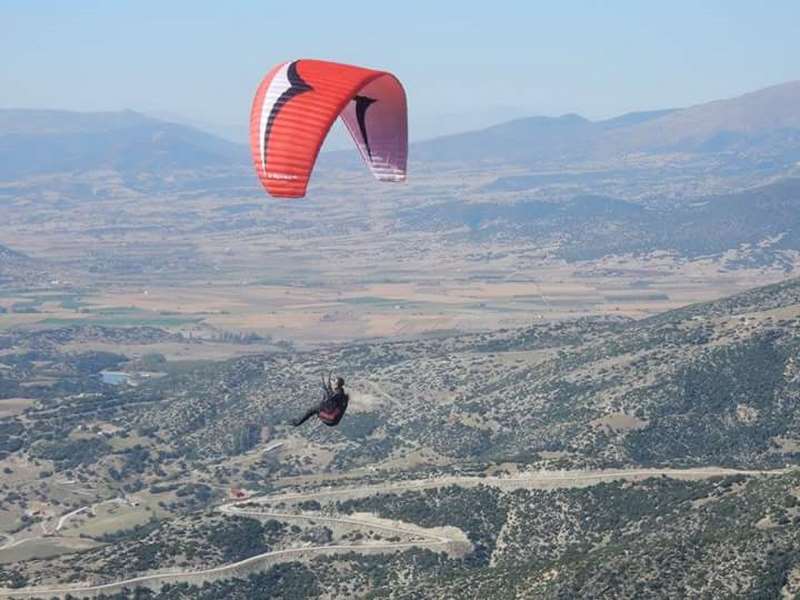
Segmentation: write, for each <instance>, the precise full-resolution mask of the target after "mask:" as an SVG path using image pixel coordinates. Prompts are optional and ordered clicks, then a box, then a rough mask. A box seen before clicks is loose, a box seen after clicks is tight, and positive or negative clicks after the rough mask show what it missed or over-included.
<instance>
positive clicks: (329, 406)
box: [317, 373, 350, 427]
mask: <svg viewBox="0 0 800 600" xmlns="http://www.w3.org/2000/svg"><path fill="white" fill-rule="evenodd" d="M322 394H323V395H322V402H321V403H320V405H319V412H318V413H317V416H318V417H319V420H320V421H322V422H323V423H324V424H325V425H328V426H329V427H333V426H335V425H338V424H339V421H341V420H342V417H343V416H344V412H345V411H346V410H347V404H348V402H349V401H350V397H349V396H348V395H347V393H345V391H344V389H337V390H334V389H333V384H332V383H331V373H328V378H327V380H326V379H325V376H324V375H323V376H322Z"/></svg>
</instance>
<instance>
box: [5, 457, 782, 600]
mask: <svg viewBox="0 0 800 600" xmlns="http://www.w3.org/2000/svg"><path fill="white" fill-rule="evenodd" d="M788 471H790V469H779V470H772V471H761V470H736V469H723V468H715V467H708V468H696V469H630V470H614V471H596V472H591V471H557V472H553V471H550V472H544V471H543V472H531V473H527V474H525V475H520V476H515V477H496V476H494V477H475V476H453V477H441V478H431V479H418V480H411V481H402V482H397V483H387V484H375V485H368V486H362V487H351V488H340V489H332V490H325V489H323V490H315V491H313V492H296V493H277V494H271V495H268V496H261V497H257V498H249V499H248V500H245V501H242V502H233V503H228V504H223V505H221V506H219V507H218V508H217V510H218V511H219V512H221V513H222V514H226V515H243V516H253V517H260V518H274V519H280V520H311V521H314V522H329V523H333V524H342V525H348V526H358V527H366V528H369V529H373V530H375V529H380V530H384V531H388V532H392V533H394V534H400V535H402V536H411V537H412V538H415V539H412V540H411V541H397V542H383V541H380V542H364V543H358V544H336V545H321V546H308V547H302V548H290V549H284V550H274V551H271V552H266V553H263V554H259V555H256V556H252V557H250V558H246V559H244V560H241V561H238V562H235V563H230V564H226V565H220V566H218V567H212V568H209V569H203V570H199V571H182V570H177V569H173V570H164V571H161V572H156V573H149V574H146V575H141V576H138V577H133V578H130V579H125V580H122V581H117V582H112V583H106V584H100V585H92V584H91V583H88V582H87V583H85V584H79V585H68V586H61V585H53V586H39V587H35V588H21V589H17V590H8V589H6V590H0V598H4V599H9V600H11V599H18V600H22V599H28V600H30V599H33V598H48V599H49V598H53V597H58V598H64V597H65V596H66V595H68V594H71V595H73V596H77V597H80V598H86V597H89V598H91V597H96V596H99V595H100V594H113V593H117V592H120V591H122V590H123V589H126V588H127V589H133V588H137V587H147V588H150V589H153V590H157V589H159V588H160V587H161V586H162V585H164V584H166V583H178V582H187V583H189V584H192V585H202V584H203V583H205V582H211V581H216V580H220V579H227V578H230V577H236V576H239V577H242V576H247V575H248V574H250V573H255V572H259V571H263V570H264V569H266V568H267V567H269V566H270V565H272V564H275V563H277V562H285V561H287V560H297V559H299V558H310V557H311V556H314V555H320V554H335V553H338V552H346V551H357V552H361V553H383V552H395V551H398V550H402V549H405V548H411V547H436V546H441V547H443V548H444V549H445V550H447V551H450V552H455V553H459V554H463V553H464V552H466V551H468V550H469V548H470V547H471V546H470V544H469V541H468V540H467V538H466V536H465V535H464V534H463V532H461V531H460V530H458V529H456V528H453V527H447V528H437V529H434V530H431V529H424V528H422V527H417V526H415V525H411V524H407V523H398V522H393V521H389V520H387V519H381V518H379V517H376V516H374V515H369V514H355V515H348V516H346V517H337V516H326V515H321V514H320V513H297V512H281V511H276V510H275V509H274V508H272V507H271V506H270V507H264V508H259V506H258V505H259V504H262V505H263V504H266V503H270V504H275V503H280V502H297V501H302V500H304V499H315V500H318V501H319V500H322V499H325V498H332V497H355V496H369V495H373V494H378V493H392V492H396V491H401V490H411V489H430V488H437V487H444V486H449V485H460V486H464V487H469V486H476V485H489V486H493V487H499V488H502V489H519V488H545V489H546V488H560V487H578V486H587V485H594V484H596V483H599V482H602V481H613V480H627V481H631V480H640V479H645V478H648V477H659V476H666V477H670V478H674V479H690V480H691V479H707V478H710V477H719V476H726V475H745V476H757V475H778V474H783V473H786V472H788ZM68 516H69V515H64V517H68Z"/></svg>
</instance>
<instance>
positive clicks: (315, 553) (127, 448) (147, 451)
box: [0, 279, 800, 600]
mask: <svg viewBox="0 0 800 600" xmlns="http://www.w3.org/2000/svg"><path fill="white" fill-rule="evenodd" d="M76 340H81V341H82V346H81V347H82V348H83V350H82V351H75V350H74V349H73V350H71V351H64V348H67V347H70V346H69V344H70V343H72V344H74V342H75V341H76ZM169 341H179V342H181V343H182V344H184V345H186V344H202V343H203V342H202V341H201V340H190V339H186V338H181V337H176V336H173V335H170V334H167V333H166V332H163V331H161V330H158V329H155V328H143V327H142V328H114V327H91V328H85V327H84V328H80V327H78V328H61V329H46V328H40V329H39V330H38V331H25V330H19V331H11V332H7V333H5V334H4V335H3V336H1V337H0V347H2V348H3V351H2V353H1V354H0V409H4V410H5V412H4V413H0V432H1V433H2V434H3V437H2V438H1V439H2V446H0V465H2V466H3V468H4V469H7V470H6V471H5V473H6V475H7V476H8V477H9V480H8V482H7V483H3V484H0V517H2V518H3V519H4V521H0V525H2V524H3V523H5V525H2V526H3V527H4V529H2V530H1V531H4V532H5V536H6V537H10V541H5V542H2V540H0V542H2V545H0V582H2V581H4V582H5V585H14V586H17V587H19V586H26V585H50V586H51V587H50V588H47V589H49V590H51V591H52V590H53V589H63V588H53V587H52V585H53V584H55V583H57V582H58V583H60V584H66V583H70V582H75V581H83V580H84V579H86V578H87V577H88V578H89V579H91V580H92V581H95V582H109V581H117V580H119V579H122V578H131V577H136V576H141V575H142V574H145V573H150V572H152V571H153V570H157V569H163V568H169V569H173V570H175V569H186V570H187V572H188V573H189V574H191V572H193V571H198V570H200V569H203V568H206V569H217V571H218V572H219V575H218V576H215V577H214V578H211V579H204V580H203V581H207V582H209V585H208V587H206V588H204V589H203V591H202V592H200V591H198V589H196V588H192V587H191V585H189V584H190V583H191V582H196V581H198V580H197V579H192V577H191V576H190V575H187V576H186V577H185V578H183V579H181V578H179V580H181V581H184V583H182V584H181V585H179V586H174V587H170V588H164V590H162V592H161V595H158V596H156V597H158V598H163V599H164V600H166V599H168V598H169V599H175V598H202V597H208V598H212V597H219V596H224V595H227V596H229V597H236V596H235V595H234V596H231V594H233V593H234V592H233V590H236V589H238V590H245V591H244V592H242V593H243V594H245V596H246V595H247V592H246V590H250V589H252V588H254V587H263V586H264V585H275V586H278V587H276V588H275V589H288V588H285V587H282V586H284V585H287V582H289V581H295V582H296V581H306V583H308V581H307V578H306V577H305V576H304V575H303V574H304V573H307V572H308V571H307V569H311V570H313V572H314V573H316V574H317V579H315V581H317V583H315V584H310V583H309V584H308V585H307V586H306V585H303V586H302V587H298V586H297V585H290V586H289V587H290V588H292V589H294V590H295V592H294V593H295V595H296V596H299V597H326V598H335V597H336V595H337V594H340V595H342V594H344V595H348V596H355V597H364V598H382V597H387V595H388V597H392V596H391V594H393V593H394V591H392V590H402V591H403V592H404V593H411V592H415V591H416V592H415V593H417V595H418V596H419V597H423V598H445V597H451V596H452V595H465V596H466V597H487V596H492V597H503V596H502V595H498V594H500V593H501V591H502V590H505V591H506V593H508V594H509V596H508V597H509V598H510V597H514V596H513V594H517V595H522V596H525V595H528V594H536V595H537V596H541V597H546V598H569V597H597V598H636V597H641V596H642V595H643V594H647V595H650V596H654V597H661V596H663V597H675V596H685V595H689V594H692V593H695V592H697V593H702V594H705V595H706V596H707V597H709V598H723V597H730V596H731V595H733V596H734V597H750V596H751V595H752V594H754V593H755V592H756V591H759V590H761V591H763V590H769V591H770V593H777V592H778V591H780V590H784V591H786V592H787V593H788V592H790V591H793V592H792V593H797V591H798V575H800V572H798V567H800V555H798V552H800V549H799V548H798V547H797V540H796V536H794V535H793V532H794V530H795V529H796V526H797V522H798V519H799V518H800V509H799V508H798V507H800V496H798V493H797V490H798V489H800V488H798V479H797V477H798V475H797V473H796V471H795V472H793V471H791V470H785V469H786V468H790V469H791V467H793V466H796V465H798V463H799V462H800V437H798V434H797V432H798V431H799V430H800V403H799V402H798V398H800V366H798V364H797V360H796V357H797V356H798V353H800V280H798V279H793V280H787V281H785V282H783V283H780V284H776V285H773V286H769V287H765V288H759V289H754V290H751V291H749V292H746V293H743V294H739V295H737V296H734V297H730V298H724V299H722V300H719V301H715V302H710V303H704V304H699V305H694V306H689V307H686V308H683V309H680V310H676V311H672V312H670V313H665V314H663V315H660V316H658V317H653V318H650V319H645V320H640V321H634V320H629V319H622V318H617V319H614V318H605V319H578V320H573V321H563V322H555V323H542V324H537V325H534V326H530V327H526V328H517V329H504V330H498V331H494V332H487V333H482V334H474V335H456V336H449V337H446V336H443V337H438V338H431V339H419V340H414V341H409V342H372V343H360V344H348V345H343V346H332V347H329V348H327V349H321V350H314V351H307V352H296V351H285V352H281V351H276V352H272V353H268V354H264V353H261V354H255V355H252V356H246V357H242V358H237V359H232V360H228V361H221V362H220V361H203V362H201V363H192V362H188V363H186V362H179V361H171V360H166V359H165V358H164V357H163V356H158V355H154V354H152V353H150V354H145V355H144V356H140V357H137V358H129V357H126V356H124V355H122V354H119V353H114V352H109V351H107V350H105V351H97V350H90V347H91V345H92V344H93V343H98V342H104V343H106V344H107V343H110V342H113V343H114V344H116V345H118V346H121V345H123V344H130V343H133V342H137V343H138V344H140V346H139V347H141V345H146V346H151V345H153V344H158V343H162V342H169ZM71 347H72V348H75V346H74V345H72V346H71ZM103 347H105V348H108V347H109V346H108V345H105V346H103ZM145 351H146V350H145ZM154 368H155V369H158V372H157V373H153V372H151V371H152V369H154ZM323 368H332V369H335V371H336V372H337V373H342V374H344V376H345V377H346V378H347V380H348V384H349V386H350V389H351V394H352V401H351V406H350V408H349V410H348V414H347V415H346V417H345V419H344V421H343V422H342V423H341V425H340V426H339V427H337V428H336V429H327V428H324V429H321V428H320V427H314V426H311V425H309V426H307V427H305V428H302V429H294V428H292V427H291V426H290V425H289V423H288V421H289V419H290V418H291V417H292V416H294V415H296V414H297V413H298V411H299V410H301V409H302V407H304V406H306V405H307V403H308V402H310V401H312V400H313V399H314V398H316V395H317V388H316V386H317V383H316V382H317V378H318V376H319V372H320V371H321V370H322V369H323ZM109 369H113V370H120V369H122V370H128V371H130V372H132V373H134V374H135V376H136V379H135V385H117V386H114V385H109V384H107V383H104V381H103V380H102V379H101V378H100V377H99V376H98V374H99V373H100V372H101V371H103V370H109ZM141 370H146V371H147V372H146V373H144V374H141V373H138V372H139V371H141ZM137 373H138V374H137ZM720 467H727V468H733V469H739V470H740V471H734V472H733V473H732V472H731V471H726V470H721V469H720ZM564 469H567V470H569V471H568V472H567V471H561V470H564ZM609 469H611V470H609ZM618 469H621V470H624V472H622V473H620V472H617V471H616V470H618ZM676 469H677V470H676ZM681 469H685V471H681ZM767 470H768V471H769V472H770V475H769V476H768V477H761V476H758V474H759V473H761V472H762V471H767ZM42 473H44V474H46V475H42ZM559 473H562V475H561V476H560V477H559V476H558V474H559ZM626 473H628V474H627V475H626ZM637 473H638V475H637ZM737 473H738V474H737ZM37 474H38V476H37ZM504 478H509V479H504ZM620 478H622V479H625V481H619V479H620ZM684 479H688V480H686V481H685V480H684ZM582 481H583V483H581V482H582ZM342 486H349V488H347V489H342ZM403 486H405V487H403ZM239 488H246V489H247V490H248V491H247V492H246V494H247V495H249V494H254V493H262V494H266V495H265V496H263V497H261V498H252V499H250V500H242V501H240V502H239V503H238V504H236V505H235V507H234V508H236V507H238V509H236V510H241V511H244V512H243V513H242V514H241V515H240V516H237V515H236V510H234V509H231V508H230V507H231V505H224V504H223V503H224V501H225V497H226V495H227V494H229V493H233V492H232V491H231V490H236V489H239ZM351 488H352V489H351ZM348 489H351V491H348ZM297 491H303V492H304V494H299V495H297V494H296V492H297ZM293 492H295V495H292V493H293ZM326 494H330V497H327V496H326ZM290 499H293V500H290ZM87 503H88V504H87ZM105 505H109V506H110V507H107V508H103V507H104V506H105ZM226 506H227V508H226ZM37 507H38V508H37ZM43 507H44V508H43ZM111 507H113V508H111ZM87 511H88V513H87ZM231 511H233V512H231ZM25 515H28V516H25ZM30 515H33V516H30ZM91 515H95V516H94V517H92V516H91ZM370 515H372V516H370ZM375 519H383V520H382V521H379V523H384V524H385V523H390V524H392V525H390V526H389V525H386V526H385V527H384V526H383V525H381V527H383V529H381V527H377V528H376V523H377V522H376V521H375ZM65 523H68V525H65ZM336 523H339V524H338V525H337V524H336ZM409 527H418V528H422V529H416V530H410V529H409ZM435 528H445V529H435ZM387 529H390V530H391V532H388V531H387ZM445 530H446V531H447V532H449V533H448V536H450V537H447V538H446V539H447V540H449V541H448V544H456V541H457V537H458V535H463V536H466V539H467V540H468V541H469V549H468V550H466V547H465V546H464V544H463V543H462V544H461V545H460V546H459V545H458V544H456V545H455V546H452V547H451V546H448V548H449V549H448V550H447V552H446V553H439V552H435V551H432V548H431V546H433V547H434V548H435V545H434V544H433V543H431V542H430V540H431V539H433V540H436V539H439V538H436V537H435V536H436V535H442V534H441V533H439V534H435V533H431V532H434V531H439V532H442V531H445ZM42 532H45V536H44V537H42V535H43V534H42ZM425 532H428V533H425ZM458 532H461V533H458ZM423 534H424V535H423ZM406 536H410V537H406ZM420 536H422V537H420ZM425 536H428V537H425ZM453 536H455V537H453ZM234 539H235V540H236V542H235V543H234V542H232V540H234ZM27 540H30V548H31V549H30V550H25V552H23V553H22V554H19V553H18V552H17V551H16V550H15V548H16V545H17V544H23V547H27V544H25V542H26V541H27ZM426 540H427V541H426ZM453 540H456V541H453ZM364 543H369V544H380V545H382V547H383V548H384V549H385V551H387V552H391V554H390V556H389V557H388V558H387V557H386V556H382V557H381V556H371V554H372V552H370V551H365V550H364V549H363V547H362V545H363V544H364ZM34 544H37V545H34ZM309 544H312V545H314V546H313V547H314V548H317V550H312V549H309V550H308V551H307V554H306V555H305V556H303V557H301V559H300V562H296V558H297V557H296V555H295V554H294V553H295V552H296V550H294V549H296V548H298V547H304V548H309ZM331 545H332V546H335V547H336V548H339V550H338V551H336V550H335V549H328V548H327V547H328V546H331ZM40 546H41V548H42V549H43V550H42V552H45V556H42V555H41V554H37V552H38V551H37V550H36V548H38V547H40ZM395 546H396V548H395ZM52 548H55V550H49V549H52ZM70 548H73V549H72V550H71V549H70ZM192 548H198V549H202V551H198V550H192ZM456 548H460V549H461V550H459V551H458V552H456V551H455V549H456ZM75 549H80V550H81V552H80V554H74V552H75ZM373 550H375V549H374V548H373ZM395 550H396V551H395ZM273 551H275V552H277V553H278V554H281V553H286V557H284V558H281V559H276V560H275V561H267V562H265V563H264V564H261V565H260V566H258V565H256V563H253V564H254V566H253V568H252V569H249V570H242V571H236V572H234V571H230V570H226V569H227V567H226V565H230V564H232V563H234V562H235V561H237V560H248V559H250V558H253V559H254V560H255V557H256V556H258V555H260V554H263V553H267V552H273ZM48 552H52V554H48ZM336 554H338V556H336ZM57 555H64V556H62V557H59V556H57ZM15 556H16V557H19V556H27V557H35V558H36V560H31V561H27V562H21V561H20V560H19V559H16V560H12V559H13V557H15ZM281 556H283V554H281ZM48 557H49V558H48ZM741 561H744V562H741ZM740 562H741V564H740ZM737 565H738V566H737ZM742 565H745V566H742ZM409 570H410V571H409ZM343 571H344V572H347V573H348V574H349V575H348V577H347V578H345V579H342V576H341V574H342V572H343ZM404 572H413V573H414V577H413V578H411V579H406V580H403V581H402V582H401V581H400V580H399V579H397V577H398V576H399V574H400V573H404ZM247 573H252V575H251V578H250V579H241V577H246V576H247ZM628 574H631V575H630V576H629V575H628ZM645 575H646V576H645ZM209 577H210V576H209ZM230 577H234V578H233V579H229V578H230ZM237 577H239V579H237ZM398 586H400V587H398ZM415 586H416V587H415ZM300 590H302V592H301V591H300ZM282 593H286V594H289V593H290V592H289V591H286V592H282ZM203 594H209V595H207V596H203ZM470 594H473V595H470ZM476 594H477V595H476ZM659 594H661V596H659ZM0 595H2V594H1V593H0ZM53 595H54V594H51V593H47V594H43V597H48V598H49V597H52V596H53ZM56 595H57V594H56ZM64 595H65V593H62V594H61V596H62V597H63V596H64ZM11 597H13V594H12V595H11ZM78 597H80V596H78ZM116 597H126V596H124V595H123V596H116ZM287 597H291V596H287ZM790 597H791V596H790Z"/></svg>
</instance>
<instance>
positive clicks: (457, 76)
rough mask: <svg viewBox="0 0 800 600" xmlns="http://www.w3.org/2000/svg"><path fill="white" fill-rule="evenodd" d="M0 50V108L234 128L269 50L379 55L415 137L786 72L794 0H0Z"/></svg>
mask: <svg viewBox="0 0 800 600" xmlns="http://www.w3.org/2000/svg"><path fill="white" fill-rule="evenodd" d="M0 52H2V55H3V56H4V57H5V58H4V60H2V61H0V108H12V107H13V108H58V109H70V110H81V111H95V110H120V109H125V108H127V109H133V110H138V111H143V112H149V113H151V114H157V115H159V116H163V117H167V118H174V119H182V120H184V121H187V122H193V123H196V124H200V125H203V126H207V127H208V128H213V129H215V130H217V131H219V132H223V133H226V134H228V136H229V137H239V136H241V141H244V139H245V127H246V122H247V119H248V113H249V110H250V102H251V100H252V95H253V93H254V91H255V89H256V87H257V86H258V83H259V81H260V79H261V78H262V77H263V76H264V74H265V73H266V72H267V71H268V70H269V68H270V67H271V66H272V65H274V64H275V63H278V62H281V61H284V60H290V59H294V58H321V59H327V60H335V61H339V62H347V63H352V64H358V65H363V66H370V67H375V68H380V69H385V70H389V71H392V72H393V73H395V74H396V75H397V76H398V77H399V78H400V80H401V81H402V82H403V84H404V86H405V88H406V91H407V94H408V97H409V119H410V134H411V137H412V139H421V138H425V137H430V136H432V135H437V134H441V133H449V132H453V131H460V130H467V129H471V128H475V127H478V126H483V125H488V124H490V123H495V122H501V121H503V120H508V119H510V118H515V117H519V116H528V115H550V116H557V115H561V114H565V113H578V114H581V115H583V116H585V117H588V118H592V119H597V118H606V117H611V116H616V115H619V114H622V113H625V112H629V111H634V110H651V109H657V108H671V107H678V106H688V105H692V104H697V103H701V102H705V101H709V100H714V99H718V98H725V97H732V96H736V95H739V94H742V93H746V92H748V91H753V90H756V89H759V88H762V87H766V86H769V85H774V84H778V83H782V82H785V81H790V80H797V79H800V60H798V58H800V2H798V1H797V0H771V1H770V2H752V1H739V0H725V1H722V0H704V1H697V0H695V1H686V0H671V1H670V2H659V1H655V0H654V1H647V0H637V1H629V0H616V1H612V0H608V1H606V2H592V1H589V0H584V1H576V0H560V1H558V2H556V1H555V0H548V1H547V2H542V1H535V0H528V1H527V2H521V1H520V2H512V1H504V0H492V1H486V0H483V1H480V2H471V1H469V0H460V1H452V2H451V1H449V0H440V1H434V0H427V1H423V2H420V1H416V0H408V1H405V2H371V3H370V2H367V1H365V0H361V1H358V2H347V1H344V0H341V1H339V2H322V1H312V2H309V1H304V2H292V1H291V0H289V1H286V0H284V1H283V2H274V1H272V0H261V1H259V2H249V1H238V2H237V1H235V0H230V1H227V2H219V1H216V2H211V1H204V0H194V1H191V2H190V1H185V0H171V1H169V2H164V1H158V2H156V1H151V0H138V1H130V2H128V1H123V0H118V1H112V0H103V1H96V0H82V1H77V0H75V1H71V2H64V1H59V0H51V1H48V2H45V1H41V0H27V1H23V0H19V1H11V0H0Z"/></svg>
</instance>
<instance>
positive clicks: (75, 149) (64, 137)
mask: <svg viewBox="0 0 800 600" xmlns="http://www.w3.org/2000/svg"><path fill="white" fill-rule="evenodd" d="M246 160H247V153H246V149H245V148H244V147H243V146H240V145H237V144H233V143H231V142H228V141H226V140H223V139H221V138H219V137H217V136H214V135H211V134H208V133H205V132H202V131H200V130H198V129H195V128H193V127H188V126H185V125H177V124H175V123H168V122H165V121H159V120H157V119H153V118H150V117H146V116H144V115H141V114H139V113H136V112H133V111H124V112H113V113H75V112H68V111H43V110H0V179H5V180H13V179H16V178H20V177H27V176H31V175H41V174H45V173H62V172H69V173H73V172H83V171H98V170H114V171H119V172H121V173H138V172H163V171H170V170H175V169H197V168H204V167H226V166H238V165H243V164H245V162H246Z"/></svg>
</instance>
